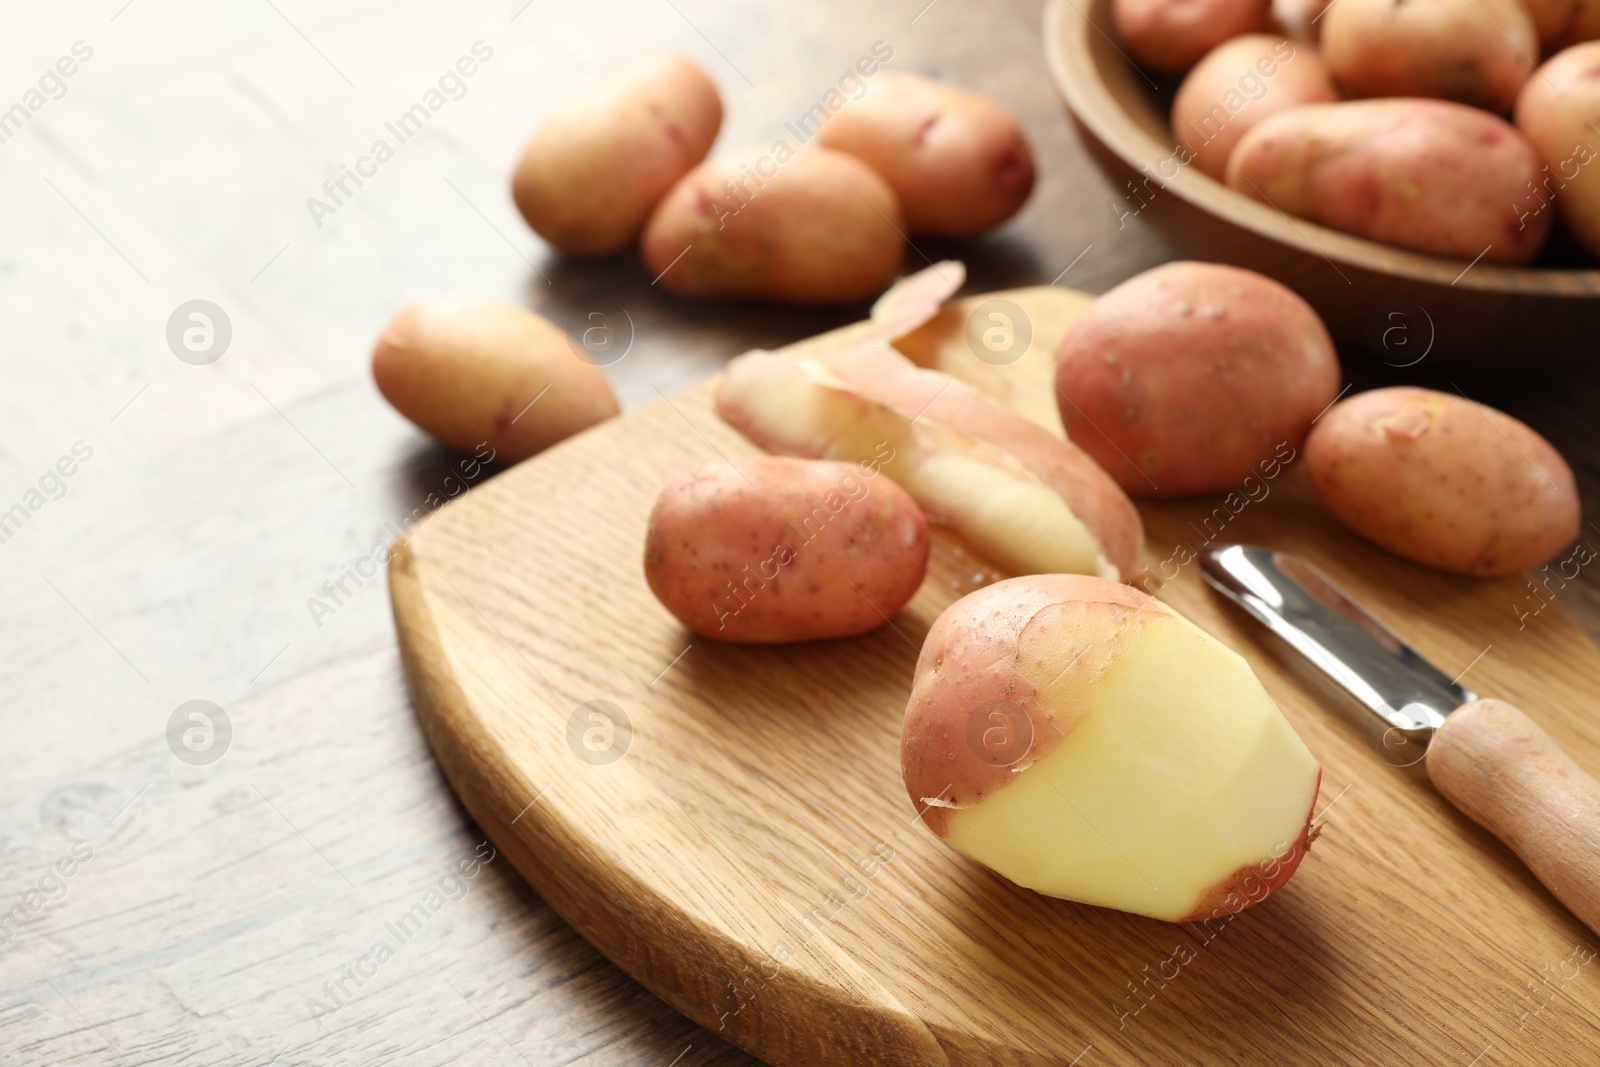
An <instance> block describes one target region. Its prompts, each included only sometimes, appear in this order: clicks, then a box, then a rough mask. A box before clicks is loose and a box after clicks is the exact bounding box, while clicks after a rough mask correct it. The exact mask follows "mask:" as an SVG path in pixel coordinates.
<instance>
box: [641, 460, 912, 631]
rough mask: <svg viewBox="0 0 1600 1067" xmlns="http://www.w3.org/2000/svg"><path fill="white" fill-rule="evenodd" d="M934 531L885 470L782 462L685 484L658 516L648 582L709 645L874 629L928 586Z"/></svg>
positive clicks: (693, 475) (716, 472) (668, 494)
mask: <svg viewBox="0 0 1600 1067" xmlns="http://www.w3.org/2000/svg"><path fill="white" fill-rule="evenodd" d="M927 564H928V531H927V527H926V526H925V524H924V523H923V519H922V513H921V512H920V511H918V510H917V505H916V504H915V503H914V502H913V501H912V499H911V498H910V497H909V496H907V495H906V492H905V490H903V489H901V488H900V487H899V486H898V485H895V484H894V483H893V482H891V481H890V480H889V479H888V478H882V477H879V476H878V470H877V466H876V465H875V463H873V462H872V461H868V462H865V463H860V464H856V463H829V462H824V461H820V460H806V459H789V458H785V457H778V456H748V457H741V458H740V459H739V460H738V463H737V465H735V464H733V463H713V464H710V465H708V466H705V467H701V468H700V469H698V470H694V471H691V472H689V473H688V474H684V475H682V476H680V477H678V478H676V479H674V480H673V481H672V482H671V483H670V484H668V486H667V487H666V488H665V489H663V490H662V492H661V496H660V497H659V498H658V499H657V500H656V505H655V508H654V510H652V511H651V512H650V527H649V533H648V534H647V535H646V540H645V547H644V573H645V579H646V580H647V581H648V582H649V584H650V589H651V591H652V592H654V593H655V595H656V598H657V599H658V600H660V601H661V603H662V605H663V606H665V607H666V609H667V610H668V611H670V612H672V614H673V615H675V616H677V618H678V620H679V621H680V622H682V623H683V624H684V625H685V626H687V627H689V629H691V630H693V631H694V632H695V633H697V634H701V635H703V636H705V637H713V638H717V639H719V640H722V641H732V642H738V643H745V644H771V643H776V642H786V641H811V640H816V639H819V638H826V637H850V636H853V635H855V634H863V633H866V632H867V631H869V630H875V629H877V628H878V627H879V626H882V625H883V623H884V619H885V618H886V617H888V616H891V615H893V614H894V613H895V612H897V611H899V610H900V609H901V608H902V607H903V606H904V605H905V603H906V601H908V600H910V599H911V597H912V594H914V593H915V592H916V591H917V587H918V586H920V585H921V584H922V578H923V573H924V572H925V571H926V569H927Z"/></svg>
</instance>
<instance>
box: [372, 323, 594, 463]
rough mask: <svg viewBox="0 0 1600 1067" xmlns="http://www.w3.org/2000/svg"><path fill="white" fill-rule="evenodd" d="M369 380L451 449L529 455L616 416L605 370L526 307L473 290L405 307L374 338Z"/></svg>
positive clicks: (512, 458)
mask: <svg viewBox="0 0 1600 1067" xmlns="http://www.w3.org/2000/svg"><path fill="white" fill-rule="evenodd" d="M372 377H373V378H374V379H375V380H376V381H377V383H378V391H379V392H380V393H382V394H383V396H384V399H385V400H387V401H389V403H391V404H393V405H394V406H395V410H397V411H399V412H400V414H402V415H404V416H405V417H406V418H408V419H410V420H411V421H412V422H414V423H416V424H417V425H418V426H419V427H421V428H422V429H423V430H425V431H427V432H428V433H430V434H432V435H433V436H434V437H436V438H438V439H439V440H440V441H443V442H444V443H445V444H447V445H450V446H451V447H453V448H459V449H463V450H465V451H471V450H473V449H475V448H477V447H478V446H479V445H480V444H483V443H485V442H487V443H488V445H489V446H490V447H491V448H493V449H494V451H495V456H496V458H497V459H501V460H504V461H506V462H508V463H515V462H517V461H518V460H521V459H526V458H527V457H529V456H531V455H533V454H534V453H535V452H538V451H540V450H541V449H544V448H547V447H549V446H550V445H553V444H555V443H556V442H557V441H560V440H562V439H563V438H567V437H571V436H572V435H573V434H575V433H577V432H578V431H579V430H585V429H588V428H589V427H590V426H593V425H594V424H595V423H597V422H600V421H601V420H602V419H608V418H610V417H611V416H613V415H615V414H616V413H617V398H616V397H615V396H613V395H612V393H611V386H610V385H608V384H607V383H606V378H605V375H603V374H601V373H600V371H599V369H597V368H596V367H594V366H593V365H591V364H589V363H587V362H585V361H583V360H581V359H579V358H578V357H577V356H576V355H574V354H573V350H572V346H571V345H570V344H569V343H568V339H567V335H566V334H564V333H562V332H561V331H560V330H559V329H557V328H556V326H555V325H553V324H552V323H550V322H549V321H547V320H546V319H543V318H541V317H540V316H538V315H535V314H534V313H533V312H531V311H526V310H524V309H522V308H519V307H515V306H513V305H511V304H502V303H500V302H499V301H495V300H482V299H478V298H476V297H470V296H441V297H434V298H432V299H429V300H424V301H422V302H421V303H417V304H412V305H411V306H410V307H408V308H405V309H404V310H403V311H401V312H400V313H399V314H398V315H396V316H395V317H394V318H392V319H390V320H389V324H388V325H387V326H385V327H384V328H383V333H382V334H380V335H379V336H378V342H377V344H376V345H374V346H373V349H372Z"/></svg>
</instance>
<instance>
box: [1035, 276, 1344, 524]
mask: <svg viewBox="0 0 1600 1067" xmlns="http://www.w3.org/2000/svg"><path fill="white" fill-rule="evenodd" d="M1338 391H1339V361H1338V357H1337V356H1336V355H1335V354H1334V349H1333V341H1332V339H1331V338H1330V337H1329V336H1328V331H1327V329H1326V328H1325V327H1324V326H1323V325H1322V320H1321V319H1319V318H1317V313H1316V312H1315V311H1312V310H1311V307H1310V305H1308V304H1307V303H1306V302H1305V301H1304V300H1302V299H1300V297H1298V296H1296V295H1295V294H1294V293H1293V292H1291V291H1290V290H1288V289H1287V288H1285V287H1284V286H1282V285H1280V284H1278V283H1277V282H1275V281H1273V280H1272V279H1270V278H1265V277H1262V276H1261V275H1259V274H1256V273H1255V272H1253V271H1247V270H1240V269H1239V268H1237V267H1226V266H1222V265H1220V264H1216V263H1187V262H1180V263H1167V264H1164V265H1162V266H1160V267H1156V268H1155V269H1154V270H1149V271H1145V272H1144V273H1143V274H1140V275H1136V276H1135V277H1133V278H1130V279H1129V280H1128V281H1126V282H1123V283H1122V284H1121V285H1119V286H1117V287H1116V288H1114V289H1112V290H1110V291H1109V292H1107V293H1106V294H1105V295H1104V296H1102V297H1100V299H1099V300H1097V301H1095V303H1094V304H1093V305H1092V306H1091V307H1090V308H1089V310H1088V311H1086V312H1085V313H1084V314H1083V316H1082V317H1081V318H1079V319H1078V321H1077V323H1076V324H1075V325H1074V326H1073V328H1072V329H1071V330H1070V331H1069V332H1068V333H1067V336H1066V337H1065V338H1063V340H1062V342H1061V348H1060V350H1059V351H1058V353H1057V356H1056V400H1057V403H1058V404H1059V405H1060V408H1061V421H1062V423H1063V424H1064V425H1065V426H1066V429H1067V435H1068V436H1069V437H1070V438H1071V439H1072V441H1073V443H1075V444H1077V445H1078V446H1079V447H1081V448H1082V449H1083V450H1084V451H1085V452H1087V453H1089V455H1091V456H1092V457H1094V459H1095V460H1097V461H1098V462H1099V463H1100V465H1101V466H1102V467H1104V468H1105V469H1106V470H1107V471H1108V472H1110V474H1111V476H1112V477H1113V478H1115V479H1116V480H1117V483H1118V484H1119V485H1121V486H1122V488H1124V489H1126V490H1127V491H1128V492H1130V493H1136V494H1144V495H1147V496H1182V495H1185V494H1189V493H1205V492H1213V491H1218V492H1220V491H1222V490H1228V489H1235V490H1236V489H1240V488H1241V487H1245V488H1248V483H1247V482H1246V479H1248V478H1250V477H1252V476H1253V477H1256V478H1260V477H1262V476H1263V475H1265V474H1267V472H1268V470H1269V468H1271V469H1272V471H1273V473H1275V471H1276V468H1277V466H1278V465H1280V464H1282V463H1286V462H1288V461H1290V460H1293V459H1294V457H1295V453H1296V450H1297V449H1298V448H1299V446H1300V444H1301V442H1302V441H1304V440H1305V436H1306V431H1307V430H1309V429H1310V428H1311V421H1312V420H1313V419H1315V418H1316V417H1317V414H1318V413H1319V412H1321V411H1322V410H1323V409H1324V408H1326V407H1327V406H1328V405H1329V404H1331V403H1333V399H1334V397H1335V396H1336V395H1338Z"/></svg>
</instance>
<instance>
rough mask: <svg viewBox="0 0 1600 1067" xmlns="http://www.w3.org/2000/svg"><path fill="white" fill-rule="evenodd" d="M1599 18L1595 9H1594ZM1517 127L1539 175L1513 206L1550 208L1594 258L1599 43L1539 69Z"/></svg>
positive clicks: (1521, 101)
mask: <svg viewBox="0 0 1600 1067" xmlns="http://www.w3.org/2000/svg"><path fill="white" fill-rule="evenodd" d="M1594 10H1595V12H1596V17H1600V5H1596V6H1595V8H1594ZM1516 118H1517V129H1519V130H1521V131H1522V132H1523V133H1524V134H1525V135H1526V136H1527V138H1528V140H1529V141H1531V142H1532V143H1533V146H1534V148H1535V149H1537V150H1538V152H1539V155H1540V157H1541V158H1542V159H1543V160H1544V164H1545V168H1544V173H1543V174H1542V175H1541V176H1540V179H1539V181H1538V183H1537V186H1536V187H1535V188H1534V189H1529V190H1526V191H1525V193H1524V195H1523V196H1522V198H1521V199H1520V200H1519V201H1518V202H1517V206H1518V207H1519V209H1520V210H1521V211H1522V212H1523V213H1524V217H1525V218H1538V217H1540V216H1543V217H1545V218H1546V219H1548V217H1549V215H1550V214H1551V211H1552V206H1554V207H1555V208H1557V209H1559V217H1560V220H1561V222H1562V223H1563V224H1564V225H1565V226H1566V227H1567V229H1569V230H1571V231H1572V234H1573V236H1575V237H1576V238H1577V239H1578V240H1579V241H1580V242H1581V243H1582V244H1583V246H1584V247H1585V248H1587V249H1588V250H1589V251H1590V252H1591V253H1593V254H1595V255H1597V256H1600V167H1596V166H1593V165H1592V164H1593V163H1594V162H1595V158H1596V156H1597V155H1600V133H1596V132H1595V120H1596V119H1597V118H1600V41H1591V42H1589V43H1587V44H1579V45H1574V46H1573V47H1571V48H1568V49H1567V50H1566V51H1564V52H1562V53H1560V54H1559V55H1557V56H1556V57H1555V58H1553V59H1551V60H1550V61H1549V62H1547V63H1546V64H1545V65H1544V66H1542V67H1540V68H1539V76H1538V77H1536V78H1529V79H1528V83H1527V84H1526V85H1524V86H1523V87H1522V93H1521V95H1519V96H1518V97H1517V111H1516Z"/></svg>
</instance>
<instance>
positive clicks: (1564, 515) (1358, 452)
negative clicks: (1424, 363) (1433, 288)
mask: <svg viewBox="0 0 1600 1067" xmlns="http://www.w3.org/2000/svg"><path fill="white" fill-rule="evenodd" d="M1305 453H1306V469H1307V472H1308V473H1309V474H1310V476H1311V484H1312V485H1313V486H1314V487H1315V488H1316V491H1317V495H1318V496H1319V497H1321V498H1322V502H1323V503H1324V504H1325V505H1327V507H1328V510H1329V511H1331V512H1333V513H1334V515H1336V516H1337V517H1338V518H1339V520H1340V521H1342V522H1343V523H1344V524H1345V525H1347V526H1349V527H1350V528H1351V529H1353V530H1355V531H1356V532H1357V533H1359V534H1361V535H1362V536H1363V537H1366V538H1367V539H1368V540H1371V541H1373V542H1376V543H1377V544H1379V545H1381V546H1383V547H1384V548H1387V549H1388V550H1389V551H1391V552H1393V553H1395V554H1396V555H1399V556H1404V557H1405V558H1407V559H1411V560H1415V561H1416V562H1418V563H1423V564H1426V565H1428V566H1430V567H1437V568H1439V569H1441V570H1447V571H1454V572H1456V573H1458V574H1467V575H1474V576H1480V577H1487V576H1493V575H1501V574H1514V573H1516V572H1517V571H1521V570H1526V569H1528V568H1530V567H1537V566H1538V565H1539V564H1541V563H1543V562H1545V561H1546V560H1547V559H1549V558H1550V557H1552V556H1554V555H1555V554H1556V553H1557V552H1559V551H1561V549H1563V548H1565V547H1566V546H1567V545H1568V544H1570V543H1571V542H1572V540H1573V538H1574V537H1576V536H1577V533H1578V523H1579V501H1578V490H1577V483H1576V481H1575V480H1574V478H1573V475H1572V470H1571V468H1570V467H1568V466H1567V463H1566V461H1565V460H1563V459H1562V458H1561V454H1560V453H1558V452H1557V451H1556V450H1555V448H1553V447H1552V446H1551V444H1550V442H1548V441H1546V440H1545V439H1544V438H1543V437H1541V436H1539V434H1538V433H1536V432H1535V431H1534V430H1532V429H1531V428H1529V427H1528V426H1526V425H1525V424H1523V423H1521V422H1518V421H1517V420H1516V419H1513V418H1512V417H1511V416H1509V415H1506V414H1503V413H1501V412H1499V411H1496V410H1494V409H1493V408H1490V407H1485V406H1484V405H1482V404H1474V403H1473V402H1471V401H1469V400H1467V399H1466V398H1465V397H1461V396H1457V395H1454V394H1451V393H1438V392H1434V391H1432V390H1429V389H1419V388H1414V387H1411V386H1400V387H1395V388H1389V389H1375V390H1372V391H1371V392H1367V393H1359V394H1357V395H1355V396H1353V397H1350V398H1349V399H1347V400H1344V401H1341V402H1340V403H1338V404H1335V405H1334V406H1333V408H1331V409H1330V410H1329V411H1328V413H1327V414H1326V415H1324V416H1323V417H1322V418H1321V419H1320V420H1318V422H1317V425H1316V427H1315V428H1314V429H1313V430H1312V432H1311V436H1310V437H1309V438H1308V439H1307V440H1306V447H1305Z"/></svg>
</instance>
